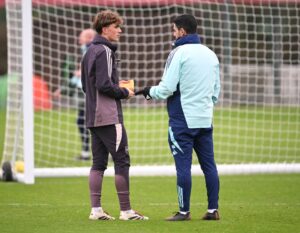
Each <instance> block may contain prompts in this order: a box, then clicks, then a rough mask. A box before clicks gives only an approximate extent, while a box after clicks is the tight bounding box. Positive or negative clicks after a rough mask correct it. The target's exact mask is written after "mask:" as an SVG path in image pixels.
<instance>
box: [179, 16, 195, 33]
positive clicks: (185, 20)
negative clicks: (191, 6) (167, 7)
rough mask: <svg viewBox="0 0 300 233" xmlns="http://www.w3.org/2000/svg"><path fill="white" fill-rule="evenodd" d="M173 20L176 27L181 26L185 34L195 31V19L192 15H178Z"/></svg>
mask: <svg viewBox="0 0 300 233" xmlns="http://www.w3.org/2000/svg"><path fill="white" fill-rule="evenodd" d="M173 22H174V24H175V25H176V27H177V28H178V29H180V28H183V29H184V30H185V32H186V33H187V34H194V33H196V32H197V21H196V19H195V17H194V16H192V15H180V16H178V17H177V18H175V19H174V21H173Z"/></svg>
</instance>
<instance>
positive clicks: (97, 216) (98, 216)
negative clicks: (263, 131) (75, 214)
mask: <svg viewBox="0 0 300 233" xmlns="http://www.w3.org/2000/svg"><path fill="white" fill-rule="evenodd" d="M89 219H91V220H115V218H114V217H112V216H110V215H109V214H108V213H106V212H105V211H103V210H102V211H101V210H100V211H97V212H93V211H91V214H90V216H89Z"/></svg>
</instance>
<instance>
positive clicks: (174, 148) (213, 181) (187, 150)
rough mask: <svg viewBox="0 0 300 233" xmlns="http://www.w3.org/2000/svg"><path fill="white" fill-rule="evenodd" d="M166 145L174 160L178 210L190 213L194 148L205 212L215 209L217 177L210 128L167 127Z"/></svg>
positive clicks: (216, 202) (216, 203)
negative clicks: (203, 186) (205, 199)
mask: <svg viewBox="0 0 300 233" xmlns="http://www.w3.org/2000/svg"><path fill="white" fill-rule="evenodd" d="M169 146H170V150H171V152H172V154H173V157H174V160H175V166H176V172H177V194H178V203H179V209H180V211H190V196H191V189H192V177H191V165H192V152H193V149H194V150H195V152H196V154H197V157H198V161H199V164H200V166H201V169H202V171H203V173H204V177H205V182H206V190H207V197H208V209H218V199H219V176H218V171H217V167H216V164H215V160H214V147H213V128H212V127H211V128H202V129H189V128H186V127H184V128H182V127H178V128H177V127H169Z"/></svg>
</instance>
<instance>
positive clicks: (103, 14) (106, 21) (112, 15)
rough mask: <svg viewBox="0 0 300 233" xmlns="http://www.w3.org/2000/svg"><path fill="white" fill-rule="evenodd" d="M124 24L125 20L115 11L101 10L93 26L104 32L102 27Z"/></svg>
mask: <svg viewBox="0 0 300 233" xmlns="http://www.w3.org/2000/svg"><path fill="white" fill-rule="evenodd" d="M114 23H115V24H122V23H123V20H122V18H121V16H120V15H119V14H118V13H117V12H114V11H110V10H105V11H100V12H98V13H97V15H96V16H95V18H94V22H93V28H94V29H95V31H96V32H98V33H100V34H101V33H102V28H104V27H107V26H109V25H111V24H114Z"/></svg>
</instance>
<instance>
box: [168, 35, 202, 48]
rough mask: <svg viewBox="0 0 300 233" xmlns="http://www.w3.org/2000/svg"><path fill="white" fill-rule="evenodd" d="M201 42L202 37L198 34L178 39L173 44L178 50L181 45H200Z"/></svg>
mask: <svg viewBox="0 0 300 233" xmlns="http://www.w3.org/2000/svg"><path fill="white" fill-rule="evenodd" d="M200 43H201V40H200V37H199V36H198V34H196V33H195V34H187V35H185V36H183V37H180V38H178V39H177V40H175V42H174V43H173V48H176V47H178V46H180V45H184V44H200Z"/></svg>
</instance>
